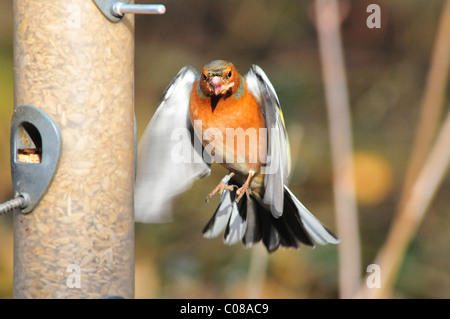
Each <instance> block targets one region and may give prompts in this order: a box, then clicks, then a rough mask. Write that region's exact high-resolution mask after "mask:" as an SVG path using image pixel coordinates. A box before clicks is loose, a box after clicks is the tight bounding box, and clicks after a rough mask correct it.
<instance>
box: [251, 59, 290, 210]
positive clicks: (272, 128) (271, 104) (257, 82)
mask: <svg viewBox="0 0 450 319" xmlns="http://www.w3.org/2000/svg"><path fill="white" fill-rule="evenodd" d="M245 79H246V80H247V87H248V90H249V91H250V92H251V93H252V94H253V95H254V96H255V97H256V99H257V100H258V103H259V105H260V107H261V110H262V112H263V115H264V118H265V122H266V127H267V129H268V132H267V134H268V135H267V155H266V165H265V166H264V167H263V168H262V171H261V172H262V173H263V174H264V175H265V176H264V188H265V193H264V198H263V201H264V203H265V204H267V205H269V206H270V209H271V212H272V215H273V216H274V217H280V216H281V215H282V214H283V203H284V202H283V193H284V185H285V184H287V179H288V176H289V172H290V150H289V140H288V136H287V132H286V128H285V126H284V119H283V113H282V111H281V107H280V102H279V100H278V97H277V94H276V93H275V89H274V88H273V86H272V84H271V83H270V81H269V79H268V78H267V76H266V74H265V73H264V71H263V70H262V69H261V68H260V67H259V66H257V65H252V67H251V68H250V70H249V71H248V73H247V74H246V75H245Z"/></svg>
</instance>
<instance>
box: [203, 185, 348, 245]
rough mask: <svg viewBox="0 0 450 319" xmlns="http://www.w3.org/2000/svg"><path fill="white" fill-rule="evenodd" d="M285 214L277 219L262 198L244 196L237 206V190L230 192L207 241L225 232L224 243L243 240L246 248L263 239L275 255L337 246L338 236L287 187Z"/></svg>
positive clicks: (209, 228) (213, 220) (208, 231)
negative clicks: (316, 246) (279, 251)
mask: <svg viewBox="0 0 450 319" xmlns="http://www.w3.org/2000/svg"><path fill="white" fill-rule="evenodd" d="M284 188H285V190H284V205H283V214H282V215H281V216H280V217H279V218H275V217H274V216H273V215H272V213H271V211H270V208H269V207H267V206H266V205H265V204H264V203H262V200H261V199H257V198H255V197H253V196H250V198H247V197H245V196H244V197H242V199H241V200H240V202H239V203H238V204H237V203H235V201H234V199H235V197H236V193H235V191H231V192H230V191H228V190H226V191H225V192H224V193H223V195H222V198H221V201H220V204H219V206H218V207H217V209H216V212H215V213H214V215H213V216H212V218H211V220H210V221H209V222H208V224H207V225H206V226H205V228H204V230H203V236H204V237H205V238H214V237H217V236H218V235H219V234H220V233H221V232H222V231H223V230H225V232H224V243H225V244H227V245H232V244H235V243H237V242H238V241H242V242H243V244H244V245H245V246H246V247H250V246H252V245H253V244H256V243H258V242H259V241H261V240H262V242H263V244H264V246H265V247H266V249H267V250H268V251H269V252H270V253H271V252H274V251H276V250H277V249H278V248H279V247H280V246H281V247H286V248H296V249H298V248H300V244H305V245H308V246H312V247H314V243H318V244H320V245H326V244H337V243H339V239H338V238H337V236H336V235H335V234H334V233H333V232H332V231H331V230H329V229H328V228H327V227H326V226H325V225H323V224H322V223H321V222H320V221H319V220H318V219H317V218H316V217H314V215H312V214H311V213H310V212H309V211H308V210H307V209H306V207H305V206H303V204H302V203H301V202H300V201H299V200H298V199H297V198H296V197H295V196H294V194H292V192H291V191H290V190H289V189H288V188H287V187H286V186H285V187H284Z"/></svg>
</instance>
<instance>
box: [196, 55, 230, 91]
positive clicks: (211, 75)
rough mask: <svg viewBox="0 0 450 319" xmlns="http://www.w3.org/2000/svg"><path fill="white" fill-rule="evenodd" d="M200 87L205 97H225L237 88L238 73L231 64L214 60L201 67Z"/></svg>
mask: <svg viewBox="0 0 450 319" xmlns="http://www.w3.org/2000/svg"><path fill="white" fill-rule="evenodd" d="M200 87H201V89H202V92H203V94H205V96H217V97H220V96H225V95H228V94H229V95H231V94H233V93H235V92H236V91H237V90H238V88H239V73H238V72H237V70H236V68H235V67H234V65H233V64H232V63H231V62H227V61H223V60H214V61H212V62H210V63H208V64H206V65H205V66H204V67H203V71H202V75H201V79H200Z"/></svg>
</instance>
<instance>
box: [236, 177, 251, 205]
mask: <svg viewBox="0 0 450 319" xmlns="http://www.w3.org/2000/svg"><path fill="white" fill-rule="evenodd" d="M251 193H252V190H251V189H250V187H249V186H248V183H247V182H245V183H244V184H243V185H242V187H241V188H239V189H238V190H237V191H236V195H237V197H236V199H235V200H234V201H235V202H236V203H238V202H239V201H240V200H241V198H242V196H244V194H246V195H247V199H248V198H250V194H251Z"/></svg>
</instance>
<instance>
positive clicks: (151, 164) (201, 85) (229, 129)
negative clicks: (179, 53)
mask: <svg viewBox="0 0 450 319" xmlns="http://www.w3.org/2000/svg"><path fill="white" fill-rule="evenodd" d="M214 161H215V162H217V163H219V164H221V165H223V166H224V167H225V168H226V169H227V170H228V171H229V174H227V175H226V176H225V177H224V178H223V179H222V180H221V181H220V182H219V183H218V185H217V187H216V188H215V189H213V190H212V191H211V193H209V194H208V195H207V197H206V200H207V201H209V199H211V198H212V197H213V196H214V195H216V194H218V195H220V196H221V199H220V203H219V205H218V207H217V209H216V211H215V213H214V215H213V216H212V218H211V219H210V220H209V222H208V223H207V224H206V226H205V228H204V229H203V236H204V237H205V238H214V237H217V236H219V235H220V234H221V233H222V232H223V239H224V243H225V244H228V245H232V244H235V243H238V242H240V241H241V242H242V243H243V244H244V245H245V246H246V247H250V246H252V245H253V244H255V243H257V242H260V241H262V242H263V244H264V246H265V247H266V248H267V250H268V251H269V252H274V251H276V250H277V249H278V248H279V247H280V246H281V247H287V248H297V249H298V248H299V247H300V244H305V245H308V246H312V247H314V245H315V243H318V244H321V245H326V244H337V243H339V239H338V238H337V236H336V235H335V234H334V233H333V232H332V231H331V230H329V229H328V228H327V227H326V226H325V225H323V224H322V223H321V222H320V221H319V220H318V219H317V218H316V217H314V216H313V215H312V214H311V213H310V212H309V211H308V209H307V208H306V207H305V206H304V205H303V204H302V203H301V202H300V201H299V200H298V199H297V198H296V197H295V195H294V194H293V193H292V192H291V191H290V190H289V188H288V187H287V186H286V185H287V183H288V176H289V172H290V151H289V140H288V136H287V132H286V127H285V123H284V119H283V113H282V111H281V107H280V103H279V100H278V97H277V95H276V93H275V89H274V87H273V86H272V84H271V83H270V81H269V79H268V77H267V76H266V74H265V73H264V71H263V70H262V69H261V68H260V67H259V66H257V65H252V66H251V68H250V70H249V71H248V72H247V73H246V74H245V75H241V74H239V72H238V71H237V70H236V68H235V66H234V65H233V64H232V63H231V62H227V61H224V60H214V61H212V62H210V63H208V64H206V65H205V66H204V67H203V69H202V72H201V73H198V72H197V71H196V70H195V69H194V68H193V67H191V66H185V67H183V68H182V69H181V70H180V72H179V73H178V74H177V76H176V77H175V78H174V79H173V80H172V82H171V83H170V84H169V86H168V87H167V89H166V90H165V92H164V94H163V98H162V100H161V103H160V105H159V107H158V109H157V110H156V112H155V114H154V115H153V117H152V119H151V121H150V123H149V124H148V126H147V128H146V130H145V132H144V134H143V136H142V138H141V141H140V143H139V150H138V162H137V171H136V188H135V219H136V221H137V222H158V221H164V220H165V219H167V217H168V216H169V215H170V212H171V208H172V203H173V200H174V198H175V197H176V196H177V195H179V194H181V193H183V192H185V191H186V190H187V189H189V188H190V187H191V186H192V184H193V182H194V181H196V180H198V179H201V178H204V177H206V176H208V175H209V174H210V172H211V164H212V162H214Z"/></svg>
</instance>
